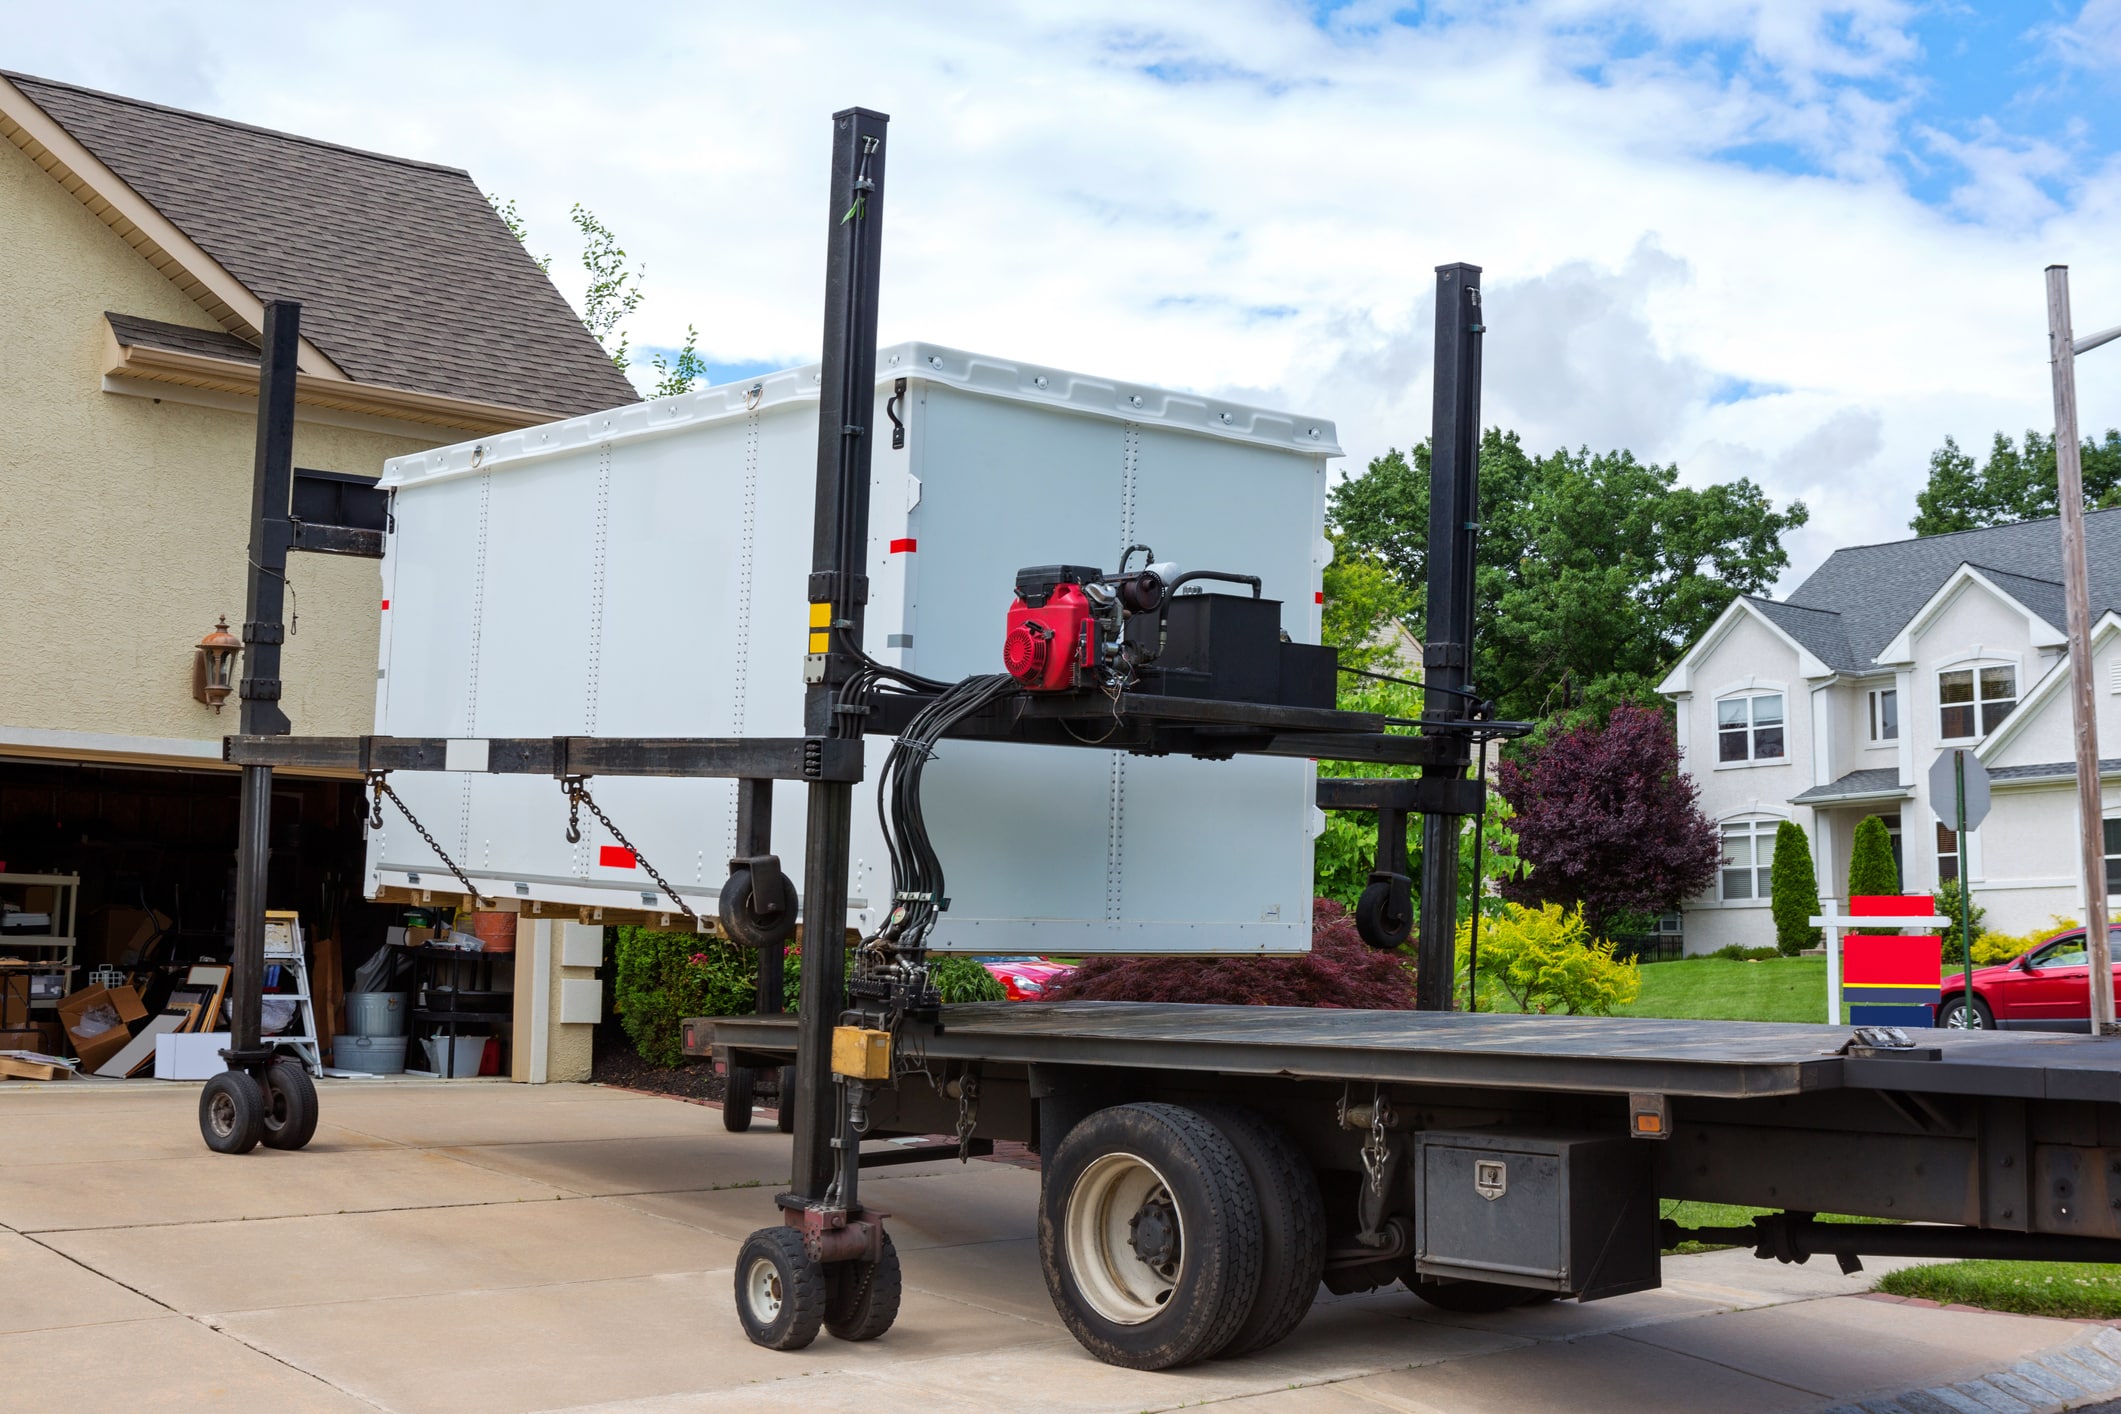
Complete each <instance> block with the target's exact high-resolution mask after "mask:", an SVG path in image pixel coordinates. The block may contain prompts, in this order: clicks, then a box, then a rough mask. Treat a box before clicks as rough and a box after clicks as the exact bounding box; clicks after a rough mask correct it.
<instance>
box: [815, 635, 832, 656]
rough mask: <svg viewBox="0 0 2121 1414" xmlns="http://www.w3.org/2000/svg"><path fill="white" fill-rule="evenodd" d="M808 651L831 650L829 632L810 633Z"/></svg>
mask: <svg viewBox="0 0 2121 1414" xmlns="http://www.w3.org/2000/svg"><path fill="white" fill-rule="evenodd" d="M810 651H811V652H813V653H829V652H830V651H832V635H831V634H829V633H813V634H811V635H810Z"/></svg>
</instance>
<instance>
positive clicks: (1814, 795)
mask: <svg viewBox="0 0 2121 1414" xmlns="http://www.w3.org/2000/svg"><path fill="white" fill-rule="evenodd" d="M1907 790H1909V788H1908V787H1907V786H1904V785H1902V784H1900V768H1899V767H1897V766H1883V767H1880V768H1878V769H1876V770H1871V771H1851V772H1849V773H1848V774H1847V775H1845V776H1843V777H1842V778H1841V779H1840V780H1838V781H1829V782H1828V783H1827V784H1825V785H1823V786H1813V787H1812V788H1811V789H1810V790H1807V791H1800V792H1798V793H1797V794H1796V795H1793V796H1791V797H1790V804H1792V805H1831V804H1832V803H1833V802H1835V801H1837V800H1857V799H1864V798H1867V797H1877V796H1881V795H1891V794H1893V793H1894V792H1896V791H1907Z"/></svg>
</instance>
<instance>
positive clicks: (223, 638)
mask: <svg viewBox="0 0 2121 1414" xmlns="http://www.w3.org/2000/svg"><path fill="white" fill-rule="evenodd" d="M242 646H243V641H242V640H241V639H239V638H237V637H236V636H235V635H234V634H232V633H230V632H229V631H228V615H226V614H223V615H221V617H220V619H219V620H218V621H216V622H215V624H214V631H213V632H212V633H209V634H208V635H206V637H204V638H202V639H200V640H199V646H198V647H197V648H196V649H195V650H194V651H193V653H192V660H191V695H192V696H193V697H196V698H197V699H199V701H201V702H204V703H205V704H206V705H207V706H209V707H211V708H213V709H214V710H215V711H216V712H218V711H220V710H221V704H222V703H223V702H225V701H227V700H228V694H229V692H230V691H231V690H232V687H231V685H232V684H233V683H234V681H235V676H236V652H237V650H238V649H240V648H242Z"/></svg>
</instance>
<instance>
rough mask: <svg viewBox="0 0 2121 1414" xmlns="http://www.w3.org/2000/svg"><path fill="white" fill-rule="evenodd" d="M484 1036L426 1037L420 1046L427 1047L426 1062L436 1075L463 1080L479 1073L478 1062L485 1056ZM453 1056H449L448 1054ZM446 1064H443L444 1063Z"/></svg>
mask: <svg viewBox="0 0 2121 1414" xmlns="http://www.w3.org/2000/svg"><path fill="white" fill-rule="evenodd" d="M486 1039H487V1038H486V1037H484V1036H428V1037H425V1038H423V1039H422V1040H421V1042H420V1044H421V1045H423V1046H425V1047H427V1061H428V1064H429V1066H430V1067H432V1069H433V1070H434V1072H435V1074H437V1075H446V1076H448V1077H449V1078H450V1079H451V1080H464V1079H468V1078H469V1077H471V1076H474V1075H477V1074H478V1073H479V1062H480V1061H481V1060H483V1059H484V1058H485V1056H486ZM452 1051H453V1052H454V1053H455V1054H453V1055H452V1054H449V1052H452ZM445 1060H446V1061H448V1062H449V1063H448V1064H446V1065H445V1064H443V1062H444V1061H445Z"/></svg>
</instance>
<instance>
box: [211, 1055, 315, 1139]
mask: <svg viewBox="0 0 2121 1414" xmlns="http://www.w3.org/2000/svg"><path fill="white" fill-rule="evenodd" d="M316 1133H317V1087H316V1086H315V1085H314V1084H313V1083H312V1082H311V1081H310V1078H309V1072H308V1070H306V1069H304V1068H303V1065H302V1063H301V1062H300V1061H298V1060H296V1059H295V1058H294V1057H292V1056H282V1057H281V1058H280V1059H278V1060H276V1061H274V1062H272V1064H270V1065H268V1066H266V1067H265V1071H264V1080H263V1083H260V1081H259V1079H258V1078H257V1077H256V1076H254V1075H253V1074H252V1073H251V1072H249V1071H247V1070H224V1071H222V1072H221V1073H220V1074H219V1075H216V1076H214V1077H213V1078H212V1079H210V1080H208V1081H207V1082H206V1087H205V1089H203V1090H201V1091H200V1092H199V1134H200V1136H201V1137H202V1138H204V1139H205V1140H206V1147H207V1148H209V1149H212V1150H213V1151H214V1152H215V1153H217V1154H247V1153H249V1152H250V1151H251V1150H253V1149H255V1148H257V1147H258V1145H259V1144H260V1143H263V1144H264V1145H265V1147H266V1148H268V1149H300V1148H302V1147H303V1146H304V1145H306V1144H308V1143H309V1141H310V1140H311V1139H313V1138H315V1137H316Z"/></svg>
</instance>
